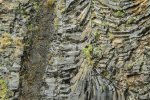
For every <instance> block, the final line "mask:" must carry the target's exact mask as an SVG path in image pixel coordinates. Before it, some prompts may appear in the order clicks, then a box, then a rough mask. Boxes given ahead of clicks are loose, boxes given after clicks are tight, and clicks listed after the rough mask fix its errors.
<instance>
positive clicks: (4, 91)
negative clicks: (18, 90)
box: [0, 79, 8, 100]
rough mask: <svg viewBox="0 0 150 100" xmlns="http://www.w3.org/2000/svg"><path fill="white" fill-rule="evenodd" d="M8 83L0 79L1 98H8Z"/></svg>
mask: <svg viewBox="0 0 150 100" xmlns="http://www.w3.org/2000/svg"><path fill="white" fill-rule="evenodd" d="M7 90H8V89H7V85H6V82H5V81H4V80H3V79H0V100H6V94H7Z"/></svg>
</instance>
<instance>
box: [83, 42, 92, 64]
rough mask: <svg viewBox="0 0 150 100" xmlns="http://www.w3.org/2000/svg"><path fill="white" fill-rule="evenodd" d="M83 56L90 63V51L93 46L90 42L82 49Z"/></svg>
mask: <svg viewBox="0 0 150 100" xmlns="http://www.w3.org/2000/svg"><path fill="white" fill-rule="evenodd" d="M82 51H83V54H84V56H85V57H86V58H87V60H88V62H89V63H92V60H91V52H92V51H93V47H92V45H91V44H89V45H87V46H86V47H85V48H83V49H82Z"/></svg>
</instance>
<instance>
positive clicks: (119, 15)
mask: <svg viewBox="0 0 150 100" xmlns="http://www.w3.org/2000/svg"><path fill="white" fill-rule="evenodd" d="M124 15H125V13H124V12H123V11H122V10H118V11H115V12H114V16H116V17H123V16H124Z"/></svg>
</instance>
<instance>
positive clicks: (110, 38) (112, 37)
mask: <svg viewBox="0 0 150 100" xmlns="http://www.w3.org/2000/svg"><path fill="white" fill-rule="evenodd" d="M108 38H109V40H112V39H114V35H113V34H112V33H111V32H109V33H108Z"/></svg>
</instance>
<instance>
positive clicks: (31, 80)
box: [20, 7, 54, 100]
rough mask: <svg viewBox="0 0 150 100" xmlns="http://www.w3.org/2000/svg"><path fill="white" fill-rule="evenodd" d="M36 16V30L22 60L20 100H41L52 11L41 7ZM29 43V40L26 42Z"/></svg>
mask: <svg viewBox="0 0 150 100" xmlns="http://www.w3.org/2000/svg"><path fill="white" fill-rule="evenodd" d="M38 15H39V16H37V20H38V21H37V22H35V23H36V24H37V26H38V29H37V30H34V31H32V33H34V34H36V35H34V36H33V38H32V40H31V41H32V44H31V46H30V47H28V48H26V49H25V52H24V57H23V58H22V71H21V80H20V81H21V83H20V85H21V87H20V100H41V99H40V98H41V95H40V91H41V86H42V81H43V76H44V72H45V68H46V65H47V56H48V55H47V53H48V49H49V42H50V39H51V37H50V36H51V34H52V33H53V31H54V28H53V18H54V15H53V9H52V8H51V7H42V8H41V9H40V11H39V14H38ZM28 41H29V40H28Z"/></svg>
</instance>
